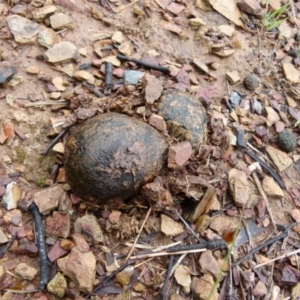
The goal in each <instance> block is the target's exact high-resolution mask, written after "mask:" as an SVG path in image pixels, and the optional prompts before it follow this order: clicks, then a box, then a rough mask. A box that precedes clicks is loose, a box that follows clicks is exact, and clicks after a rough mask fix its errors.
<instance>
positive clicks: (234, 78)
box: [226, 71, 242, 84]
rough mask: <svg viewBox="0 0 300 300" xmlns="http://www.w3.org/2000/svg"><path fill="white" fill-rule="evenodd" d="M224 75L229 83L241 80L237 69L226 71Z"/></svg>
mask: <svg viewBox="0 0 300 300" xmlns="http://www.w3.org/2000/svg"><path fill="white" fill-rule="evenodd" d="M226 77H227V79H228V80H229V82H230V84H237V83H238V82H240V81H241V80H242V78H241V77H240V75H239V73H238V71H232V72H226Z"/></svg>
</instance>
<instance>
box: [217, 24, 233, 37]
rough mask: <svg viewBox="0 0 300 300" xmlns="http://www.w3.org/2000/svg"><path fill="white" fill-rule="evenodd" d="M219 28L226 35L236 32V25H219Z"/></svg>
mask: <svg viewBox="0 0 300 300" xmlns="http://www.w3.org/2000/svg"><path fill="white" fill-rule="evenodd" d="M218 28H219V30H220V31H221V32H222V33H224V34H225V35H227V36H229V37H231V36H232V35H233V34H234V31H235V29H234V27H233V26H230V25H220V26H218Z"/></svg>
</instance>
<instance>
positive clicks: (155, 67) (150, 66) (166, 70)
mask: <svg viewBox="0 0 300 300" xmlns="http://www.w3.org/2000/svg"><path fill="white" fill-rule="evenodd" d="M117 58H118V59H119V60H121V61H132V62H134V63H136V64H138V65H140V66H142V67H145V68H148V69H152V70H157V71H160V72H162V73H170V70H169V68H166V67H162V66H158V65H153V64H150V63H148V62H145V61H142V60H139V59H136V58H131V57H127V56H124V55H117Z"/></svg>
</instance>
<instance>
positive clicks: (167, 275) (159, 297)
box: [158, 255, 174, 300]
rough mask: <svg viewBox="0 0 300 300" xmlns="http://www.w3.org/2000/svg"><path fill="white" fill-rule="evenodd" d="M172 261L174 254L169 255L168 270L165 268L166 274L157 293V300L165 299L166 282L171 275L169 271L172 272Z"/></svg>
mask: <svg viewBox="0 0 300 300" xmlns="http://www.w3.org/2000/svg"><path fill="white" fill-rule="evenodd" d="M173 261H174V255H171V256H170V259H169V265H168V270H167V274H166V275H165V281H164V284H163V287H162V289H161V290H160V293H159V295H158V300H167V299H168V297H167V290H168V283H169V279H170V277H171V272H172V267H173Z"/></svg>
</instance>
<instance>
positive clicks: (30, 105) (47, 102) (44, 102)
mask: <svg viewBox="0 0 300 300" xmlns="http://www.w3.org/2000/svg"><path fill="white" fill-rule="evenodd" d="M56 104H67V101H39V102H33V103H26V104H24V107H25V108H27V107H38V106H44V105H56Z"/></svg>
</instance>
